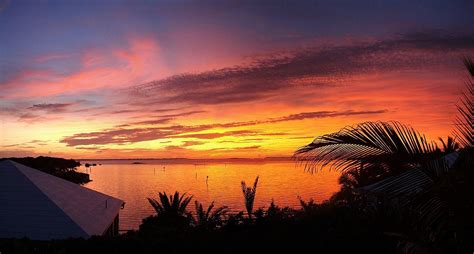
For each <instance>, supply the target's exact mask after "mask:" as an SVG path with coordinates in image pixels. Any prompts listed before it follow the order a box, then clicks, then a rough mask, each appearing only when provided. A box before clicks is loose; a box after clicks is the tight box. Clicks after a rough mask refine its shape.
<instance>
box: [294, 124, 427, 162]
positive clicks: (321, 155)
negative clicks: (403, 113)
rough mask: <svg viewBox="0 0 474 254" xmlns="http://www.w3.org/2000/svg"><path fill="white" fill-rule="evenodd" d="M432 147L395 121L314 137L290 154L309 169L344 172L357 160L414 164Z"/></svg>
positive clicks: (422, 138)
mask: <svg viewBox="0 0 474 254" xmlns="http://www.w3.org/2000/svg"><path fill="white" fill-rule="evenodd" d="M435 150H436V144H435V143H434V142H428V141H427V140H426V138H425V136H424V135H421V134H420V133H419V132H417V131H415V130H414V129H413V128H412V127H409V126H406V125H403V124H401V123H399V122H365V123H361V124H358V125H355V126H348V127H345V128H343V129H342V130H340V131H339V132H336V133H332V134H327V135H323V136H320V137H317V138H316V139H315V140H314V141H313V142H312V143H310V144H308V145H306V146H303V147H301V148H299V149H298V150H297V151H296V152H295V155H294V156H295V158H296V159H297V160H299V161H301V162H303V163H305V169H307V170H310V171H314V170H315V169H316V168H318V167H319V168H323V167H325V166H328V165H329V166H330V168H332V169H336V170H341V171H345V170H350V169H353V168H354V167H358V166H359V165H360V162H364V163H367V164H369V165H370V164H374V163H377V164H380V163H384V164H387V163H390V162H396V161H402V162H408V163H416V162H419V161H422V160H424V159H425V157H426V155H427V154H430V153H432V152H434V151H435Z"/></svg>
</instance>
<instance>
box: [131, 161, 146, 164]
mask: <svg viewBox="0 0 474 254" xmlns="http://www.w3.org/2000/svg"><path fill="white" fill-rule="evenodd" d="M132 164H145V163H144V162H139V161H134V162H132Z"/></svg>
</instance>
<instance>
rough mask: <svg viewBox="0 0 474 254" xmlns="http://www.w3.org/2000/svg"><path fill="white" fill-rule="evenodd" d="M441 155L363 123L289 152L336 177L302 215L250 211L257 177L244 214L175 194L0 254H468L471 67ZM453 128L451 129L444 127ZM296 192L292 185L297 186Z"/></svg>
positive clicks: (471, 246)
mask: <svg viewBox="0 0 474 254" xmlns="http://www.w3.org/2000/svg"><path fill="white" fill-rule="evenodd" d="M464 64H465V66H466V68H467V69H468V71H469V73H470V77H469V80H468V82H467V83H466V91H465V93H464V94H463V95H462V97H461V100H460V102H459V103H458V104H457V108H458V111H459V114H458V117H457V119H456V121H455V124H454V125H453V126H454V130H453V133H454V137H448V138H447V139H441V141H442V142H441V144H442V147H438V146H437V144H436V143H435V142H433V141H429V140H427V139H426V138H425V136H424V135H422V134H421V133H419V132H417V131H416V130H414V129H413V128H411V127H409V126H407V125H404V124H401V123H398V122H366V123H361V124H357V125H354V126H350V127H346V128H344V129H342V130H341V131H339V132H336V133H332V134H327V135H323V136H320V137H317V138H316V139H315V140H314V141H313V142H312V143H310V144H308V145H306V146H303V147H301V148H300V149H298V150H297V151H296V152H295V156H294V157H295V159H297V160H299V161H300V163H302V164H304V165H305V169H306V170H308V171H316V170H324V169H327V168H328V167H329V168H332V169H334V170H339V171H341V172H342V176H341V178H340V183H341V191H340V192H338V193H336V194H335V195H334V196H333V197H332V198H331V199H330V200H328V201H326V202H323V203H321V204H316V203H315V202H314V201H313V200H310V201H307V202H306V201H304V200H301V199H300V204H301V208H300V209H294V208H289V207H283V208H281V207H278V206H277V205H276V204H274V203H273V202H272V203H271V204H270V206H269V207H268V208H266V209H264V208H259V209H257V210H255V211H254V210H253V203H254V200H255V198H256V193H257V185H258V177H257V179H256V180H255V182H254V184H253V186H251V187H248V186H247V185H246V183H245V182H242V192H243V197H244V199H243V201H244V202H245V207H246V212H247V214H246V215H245V214H244V212H243V211H242V212H240V213H238V214H228V213H227V211H228V210H227V207H215V206H214V203H211V204H210V205H209V206H208V207H207V208H205V207H204V206H203V205H202V204H201V203H199V202H198V201H195V202H194V205H195V213H194V215H193V214H191V212H190V211H191V208H189V205H190V204H191V201H192V197H190V196H186V195H185V194H183V195H180V194H179V193H178V192H176V193H174V194H173V195H171V196H168V195H167V194H166V193H159V194H158V198H159V199H157V200H155V199H153V198H149V199H148V200H149V202H150V204H151V205H152V206H153V208H154V209H155V211H156V215H153V216H150V217H147V218H145V219H144V220H143V223H142V224H141V225H140V228H139V230H137V231H130V232H128V233H126V234H123V235H120V236H117V237H112V238H106V237H93V238H91V239H88V240H83V239H70V240H62V241H48V242H37V241H30V240H27V239H21V240H20V239H13V240H0V250H2V253H13V252H16V253H34V252H36V253H88V252H96V253H97V252H104V253H105V252H106V253H181V252H188V253H190V252H196V253H272V252H279V253H280V252H283V251H286V252H289V253H297V252H318V253H328V252H330V253H472V251H473V250H474V241H473V239H474V161H473V159H474V147H473V142H472V141H473V140H472V138H473V134H474V133H473V119H474V115H473V97H474V94H473V91H474V81H473V79H474V64H473V61H472V59H471V58H466V59H465V60H464ZM446 124H451V123H446ZM295 184H298V183H295Z"/></svg>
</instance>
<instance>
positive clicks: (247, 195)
mask: <svg viewBox="0 0 474 254" xmlns="http://www.w3.org/2000/svg"><path fill="white" fill-rule="evenodd" d="M258 178H259V177H258V176H257V178H255V182H254V183H253V188H252V187H247V185H246V184H245V181H242V182H241V184H242V193H243V194H244V201H245V209H247V214H248V216H249V219H252V213H253V203H254V201H255V194H256V193H257V184H258Z"/></svg>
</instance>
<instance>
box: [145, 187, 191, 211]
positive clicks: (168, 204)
mask: <svg viewBox="0 0 474 254" xmlns="http://www.w3.org/2000/svg"><path fill="white" fill-rule="evenodd" d="M158 196H159V201H158V200H155V199H152V198H147V199H148V202H150V204H151V206H152V207H153V208H154V209H155V211H156V214H157V216H159V217H160V216H161V217H183V216H184V217H185V216H189V213H188V212H187V210H186V208H187V206H188V204H189V202H191V199H192V198H193V197H192V196H190V197H186V193H185V194H183V195H181V196H180V195H179V192H177V191H176V192H175V193H174V195H170V196H169V197H168V195H166V192H163V193H161V192H160V193H158Z"/></svg>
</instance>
